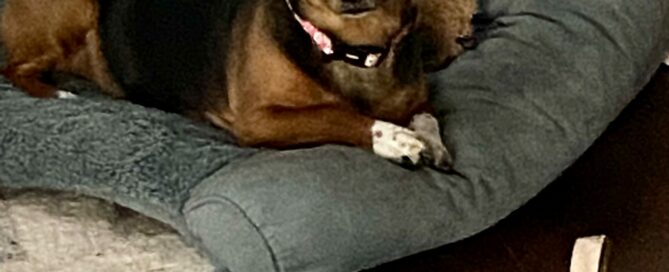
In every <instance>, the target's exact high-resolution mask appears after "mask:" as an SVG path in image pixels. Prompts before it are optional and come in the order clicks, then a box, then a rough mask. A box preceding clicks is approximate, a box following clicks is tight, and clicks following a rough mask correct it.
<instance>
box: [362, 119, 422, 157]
mask: <svg viewBox="0 0 669 272" xmlns="http://www.w3.org/2000/svg"><path fill="white" fill-rule="evenodd" d="M372 144H373V148H374V153H376V154H377V155H379V156H381V157H383V158H386V159H390V160H394V161H397V162H403V160H404V159H405V158H406V159H409V160H410V161H411V163H413V164H417V163H418V162H419V161H420V154H421V152H422V151H423V150H424V149H425V144H424V143H423V142H422V141H421V140H419V139H418V138H417V137H416V133H415V132H413V131H412V130H410V129H407V128H403V127H400V126H397V125H394V124H391V123H388V122H383V121H378V120H377V121H376V122H374V125H373V126H372Z"/></svg>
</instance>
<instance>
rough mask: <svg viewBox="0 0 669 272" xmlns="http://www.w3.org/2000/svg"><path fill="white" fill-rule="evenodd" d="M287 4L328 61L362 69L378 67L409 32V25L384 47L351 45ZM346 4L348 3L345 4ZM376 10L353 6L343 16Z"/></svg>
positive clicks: (287, 2)
mask: <svg viewBox="0 0 669 272" xmlns="http://www.w3.org/2000/svg"><path fill="white" fill-rule="evenodd" d="M285 2H286V5H287V6H288V9H289V10H290V12H291V13H292V14H293V16H294V17H295V20H297V22H298V23H299V24H300V26H301V27H302V29H303V30H304V31H305V32H306V33H307V34H309V36H310V37H311V41H312V43H313V44H314V45H315V46H316V47H318V49H319V51H320V52H321V53H322V55H323V58H324V59H325V60H326V61H343V62H346V63H348V64H350V65H353V66H357V67H360V68H374V67H378V66H379V65H381V63H382V62H383V61H384V60H385V59H386V57H387V56H388V54H389V51H390V49H391V48H392V47H393V45H394V44H395V43H397V41H398V40H400V39H401V37H400V36H403V35H404V34H406V32H408V31H407V28H408V27H409V26H408V25H407V26H405V27H403V28H402V29H401V30H400V31H398V33H397V34H395V35H393V37H392V38H391V39H390V40H389V41H388V42H387V43H386V44H385V45H383V46H379V45H350V44H347V43H345V42H343V41H341V40H339V39H337V37H336V36H335V35H332V34H331V33H328V32H327V31H324V30H321V29H318V28H317V27H316V26H314V25H313V24H312V23H311V22H309V21H308V20H306V19H304V18H303V17H302V16H300V15H299V14H298V13H297V12H296V10H295V9H294V8H293V5H292V4H291V0H285ZM345 2H346V1H344V2H343V3H345ZM374 8H375V6H364V7H358V6H352V7H350V8H346V9H345V10H343V11H342V14H345V15H347V16H359V15H360V14H364V13H366V12H368V11H370V10H373V9H374Z"/></svg>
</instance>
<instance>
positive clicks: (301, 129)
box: [0, 0, 476, 168]
mask: <svg viewBox="0 0 669 272" xmlns="http://www.w3.org/2000/svg"><path fill="white" fill-rule="evenodd" d="M475 9H476V4H475V1H474V0H285V1H284V0H208V1H187V0H153V1H152V0H58V1H49V0H6V1H5V6H4V7H3V10H2V14H1V16H2V18H1V21H0V24H1V25H0V31H1V36H0V37H1V39H2V42H3V43H4V46H5V50H6V54H7V57H6V58H7V64H6V66H5V67H4V68H3V70H2V73H3V75H4V76H5V77H6V78H7V79H9V80H10V81H11V82H12V83H13V84H14V85H15V86H17V87H19V88H21V89H23V90H24V91H25V92H27V93H28V94H29V95H31V96H34V97H43V98H54V97H58V96H59V95H62V94H67V93H66V92H60V91H59V90H58V89H57V87H56V86H55V85H54V84H53V83H52V82H49V80H48V76H46V75H48V74H49V73H51V72H64V73H70V74H74V75H77V76H80V77H83V78H85V79H88V80H90V81H93V82H94V83H96V84H97V85H99V86H100V88H101V90H102V91H103V92H104V93H106V94H108V95H110V96H112V97H115V98H124V99H128V100H130V101H132V102H135V103H138V104H141V105H145V106H148V107H154V108H158V109H162V110H165V111H169V112H177V113H180V114H183V115H186V116H188V117H190V118H193V119H195V120H202V121H206V122H210V123H212V124H214V125H215V126H218V127H221V128H224V129H228V130H230V131H231V132H232V133H233V134H234V135H235V137H236V138H237V139H238V141H239V143H240V144H241V145H243V146H261V147H270V148H294V147H303V146H313V145H320V144H327V143H334V144H344V145H351V146H356V147H361V148H364V149H367V150H370V151H373V152H374V153H376V154H377V155H379V156H381V157H384V158H387V159H390V160H394V161H398V162H405V163H407V162H408V163H409V164H411V165H416V164H420V163H421V162H423V163H427V164H429V165H433V166H436V167H438V168H448V166H449V165H450V164H451V163H452V158H451V156H450V154H449V152H448V151H447V150H446V148H445V147H444V146H443V144H442V142H441V138H440V135H439V127H438V123H437V122H436V120H435V119H434V118H433V117H432V116H431V115H430V114H429V112H430V107H429V101H428V90H427V86H426V85H427V84H426V73H428V72H431V71H435V70H438V69H441V68H443V67H445V66H446V65H448V64H449V63H450V62H451V61H452V60H453V59H454V58H455V57H456V56H457V55H459V54H460V53H462V52H463V50H464V49H465V48H464V46H463V42H462V41H468V40H469V39H468V38H467V37H470V36H471V31H472V27H471V19H472V16H473V14H474V11H475Z"/></svg>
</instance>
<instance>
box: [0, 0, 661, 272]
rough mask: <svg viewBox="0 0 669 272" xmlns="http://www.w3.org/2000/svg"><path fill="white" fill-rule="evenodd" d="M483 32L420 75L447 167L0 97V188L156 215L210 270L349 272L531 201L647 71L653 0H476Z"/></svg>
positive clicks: (657, 1)
mask: <svg viewBox="0 0 669 272" xmlns="http://www.w3.org/2000/svg"><path fill="white" fill-rule="evenodd" d="M481 11H482V14H483V15H484V17H485V18H489V19H490V20H483V21H484V22H485V24H484V25H481V28H480V32H479V34H480V36H481V38H482V42H481V43H480V45H479V46H478V48H477V49H475V50H472V51H469V52H467V53H465V54H464V55H463V56H462V57H460V58H459V59H458V60H457V61H456V62H455V63H454V64H453V65H452V66H451V67H449V68H448V69H446V70H444V71H441V72H439V73H436V74H433V75H431V88H432V90H433V94H432V97H431V99H432V101H433V104H434V107H435V109H436V115H437V117H438V119H439V120H440V122H441V125H442V127H443V131H444V135H445V141H446V144H447V146H448V147H449V148H450V150H451V151H453V154H454V157H455V166H454V167H455V170H456V171H457V172H458V173H459V174H458V175H454V174H443V173H440V172H437V171H434V170H431V169H417V170H408V169H404V168H402V167H399V166H397V165H395V164H393V163H390V162H388V161H385V160H383V159H380V158H378V157H376V156H374V155H372V154H371V153H369V152H366V151H363V150H359V149H355V148H349V147H343V146H336V145H328V146H321V147H316V148H309V149H298V150H286V151H275V150H255V149H245V148H240V147H237V146H235V145H234V141H233V140H232V138H231V137H230V135H229V134H227V133H225V132H222V131H220V130H216V129H214V128H211V127H209V126H207V125H204V124H198V123H194V122H191V121H189V120H187V119H185V118H183V117H180V116H177V115H173V114H167V113H164V112H160V111H157V110H153V109H147V108H143V107H140V106H137V105H132V104H129V103H127V102H124V101H113V100H110V99H106V98H103V97H97V96H86V95H84V96H81V97H79V98H77V99H68V100H39V99H34V98H29V97H26V96H24V95H23V94H21V93H19V92H17V91H16V90H13V88H11V86H8V85H5V86H4V87H3V90H2V91H0V116H1V117H0V186H2V187H5V188H13V189H17V188H23V189H25V188H37V189H48V190H58V191H66V192H76V193H80V194H86V195H89V196H94V197H98V198H102V199H106V200H109V201H113V202H116V203H118V204H120V205H123V206H126V207H129V208H131V209H133V210H135V211H138V212H140V213H142V214H144V215H147V216H149V217H152V218H155V219H157V220H159V221H162V222H164V223H167V224H168V225H170V226H171V227H173V228H174V229H175V230H177V231H178V232H179V233H180V234H181V235H183V237H184V238H185V239H186V240H187V241H189V242H190V243H191V244H193V245H195V246H196V247H197V248H199V249H201V250H202V252H203V253H205V254H206V255H207V256H208V257H209V259H210V260H211V262H212V263H213V264H214V265H216V266H217V267H218V268H219V269H220V270H222V271H225V270H229V271H233V272H237V271H253V272H262V271H291V272H293V271H295V272H298V271H300V272H301V271H342V272H344V271H345V272H348V271H357V270H361V269H364V268H368V267H372V266H375V265H378V264H380V263H383V262H386V261H390V260H393V259H397V258H400V257H403V256H407V255H410V254H413V253H416V252H420V251H423V250H427V249H430V248H434V247H437V246H440V245H444V244H447V243H450V242H454V241H457V240H460V239H463V238H465V237H468V236H471V235H473V234H475V233H477V232H479V231H481V230H483V229H485V228H487V227H489V226H491V225H492V224H495V222H497V221H499V220H500V219H501V218H503V217H505V216H506V215H508V214H509V213H510V212H511V211H513V210H515V209H517V208H518V207H519V206H521V205H522V204H523V203H525V202H526V201H527V200H528V199H530V198H532V197H533V196H535V195H536V194H537V193H538V192H539V191H540V190H542V189H543V188H544V187H545V186H546V185H547V184H548V183H550V182H551V181H552V180H553V179H555V178H556V177H557V176H558V175H559V174H560V173H561V171H562V170H563V169H565V168H566V167H567V166H568V165H569V164H570V163H572V162H573V161H574V160H575V159H576V158H577V157H578V156H579V155H580V154H582V153H583V152H584V150H585V149H586V148H588V146H589V145H590V144H591V143H592V142H593V141H594V139H595V138H597V136H598V135H599V134H600V133H601V132H602V131H603V130H604V129H605V128H606V126H607V124H608V123H609V122H611V121H612V120H613V119H614V118H615V117H616V115H617V114H618V113H619V112H620V111H621V110H622V108H623V107H624V106H625V105H626V104H627V103H628V102H629V101H630V100H631V99H632V98H633V97H634V96H635V95H636V92H637V91H638V90H640V89H641V87H642V86H643V85H644V84H645V83H646V82H647V81H648V80H649V77H650V76H651V74H652V72H653V71H654V70H655V68H657V65H658V64H659V63H660V62H661V60H662V58H663V56H664V53H663V51H664V50H665V49H666V48H669V27H667V26H669V2H666V1H664V0H638V1H627V0H591V1H580V0H560V1H546V0H482V1H481Z"/></svg>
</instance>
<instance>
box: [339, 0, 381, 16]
mask: <svg viewBox="0 0 669 272" xmlns="http://www.w3.org/2000/svg"><path fill="white" fill-rule="evenodd" d="M376 1H377V0H339V1H338V2H339V7H338V8H337V10H338V11H339V13H342V14H359V13H363V12H367V11H370V10H374V9H375V8H376Z"/></svg>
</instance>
